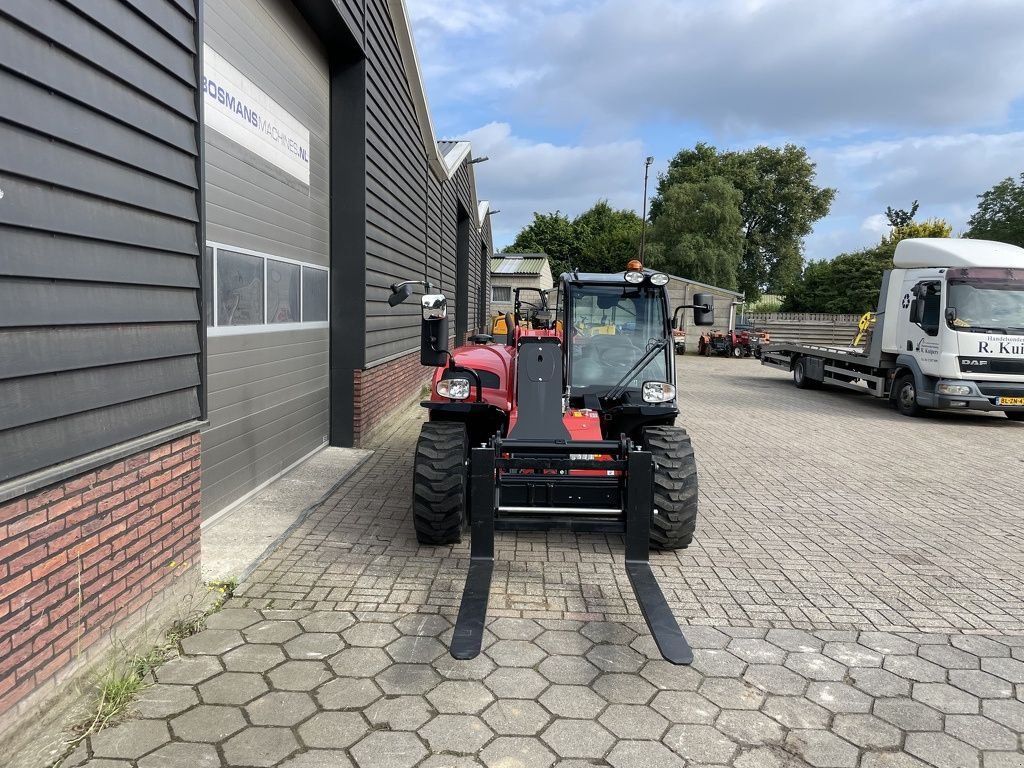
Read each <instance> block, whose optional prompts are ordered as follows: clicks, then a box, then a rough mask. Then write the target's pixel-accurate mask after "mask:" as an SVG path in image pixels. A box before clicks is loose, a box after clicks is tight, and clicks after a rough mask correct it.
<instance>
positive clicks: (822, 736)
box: [786, 730, 858, 768]
mask: <svg viewBox="0 0 1024 768" xmlns="http://www.w3.org/2000/svg"><path fill="white" fill-rule="evenodd" d="M786 749H787V750H788V751H790V752H792V753H794V754H796V755H798V756H799V757H802V758H803V759H804V760H806V761H807V762H808V763H810V764H811V765H813V766H816V768H853V766H855V765H857V757H858V753H857V748H856V747H855V746H853V745H852V744H850V743H848V742H846V741H843V740H842V739H840V738H839V737H838V736H835V735H834V734H831V733H828V732H826V731H800V730H797V731H790V733H789V735H788V736H787V737H786Z"/></svg>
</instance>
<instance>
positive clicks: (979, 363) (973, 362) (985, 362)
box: [961, 360, 988, 365]
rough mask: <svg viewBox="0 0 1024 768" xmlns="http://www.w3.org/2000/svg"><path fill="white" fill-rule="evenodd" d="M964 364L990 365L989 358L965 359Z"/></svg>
mask: <svg viewBox="0 0 1024 768" xmlns="http://www.w3.org/2000/svg"><path fill="white" fill-rule="evenodd" d="M961 362H963V364H964V365H988V360H963V361H961Z"/></svg>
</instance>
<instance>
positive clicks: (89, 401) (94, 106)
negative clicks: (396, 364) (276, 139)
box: [0, 0, 201, 482]
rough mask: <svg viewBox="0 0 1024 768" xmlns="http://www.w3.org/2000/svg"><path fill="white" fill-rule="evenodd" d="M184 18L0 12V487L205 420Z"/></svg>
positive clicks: (5, 6) (54, 6) (130, 12)
mask: <svg viewBox="0 0 1024 768" xmlns="http://www.w3.org/2000/svg"><path fill="white" fill-rule="evenodd" d="M196 51H197V35H196V7H195V5H194V4H193V3H192V2H187V1H186V0H177V1H176V2H171V1H170V0H149V1H148V2H141V0H131V1H127V0H106V1H105V2H95V1H94V0H62V1H58V0H0V94H2V98H0V190H3V197H2V198H0V482H3V481H5V480H9V479H11V478H14V477H18V476H20V475H24V474H26V473H29V472H32V471H35V470H38V469H42V468H44V467H47V466H50V465H54V464H58V463H60V462H62V461H66V460H68V459H72V458H75V457H79V456H83V455H85V454H88V453H91V452H94V451H97V450H101V449H104V448H108V447H110V446H113V445H115V444H117V443H119V442H123V441H126V440H130V439H133V438H136V437H141V436H143V435H145V434H148V433H151V432H155V431H158V430H160V429H163V428H167V427H171V426H174V425H178V424H182V423H185V422H188V421H190V420H193V419H196V418H198V417H199V416H200V404H199V394H198V388H199V386H200V363H201V360H200V346H201V344H200V339H201V328H200V327H199V325H198V321H199V319H200V312H199V294H198V288H199V271H198V269H197V259H198V256H199V235H200V231H201V228H200V225H199V212H198V206H199V196H198V190H199V167H198V163H197V157H198V148H197V133H196V124H197V107H196V90H197V86H196Z"/></svg>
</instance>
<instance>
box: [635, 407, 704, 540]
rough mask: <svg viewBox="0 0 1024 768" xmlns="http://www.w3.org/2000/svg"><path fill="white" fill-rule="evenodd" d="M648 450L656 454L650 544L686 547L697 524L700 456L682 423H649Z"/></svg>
mask: <svg viewBox="0 0 1024 768" xmlns="http://www.w3.org/2000/svg"><path fill="white" fill-rule="evenodd" d="M643 441H644V447H645V448H646V450H648V451H650V452H651V454H653V457H654V466H655V468H654V507H655V509H656V510H657V511H658V514H656V515H655V514H653V512H652V514H651V547H652V548H654V549H684V548H685V547H687V546H689V544H690V542H691V541H693V532H694V530H696V528H697V460H696V459H695V458H694V455H693V445H691V443H690V437H689V435H687V434H686V430H685V429H683V428H682V427H647V428H646V429H644V431H643Z"/></svg>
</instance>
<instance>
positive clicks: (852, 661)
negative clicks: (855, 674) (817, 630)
mask: <svg viewBox="0 0 1024 768" xmlns="http://www.w3.org/2000/svg"><path fill="white" fill-rule="evenodd" d="M821 653H822V655H823V656H828V657H829V658H830V659H835V660H836V661H838V662H839V663H840V664H843V665H844V666H847V667H880V666H882V654H880V653H878V651H873V650H871V649H870V648H868V647H867V646H864V645H861V644H860V643H825V647H824V648H822V649H821Z"/></svg>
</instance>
